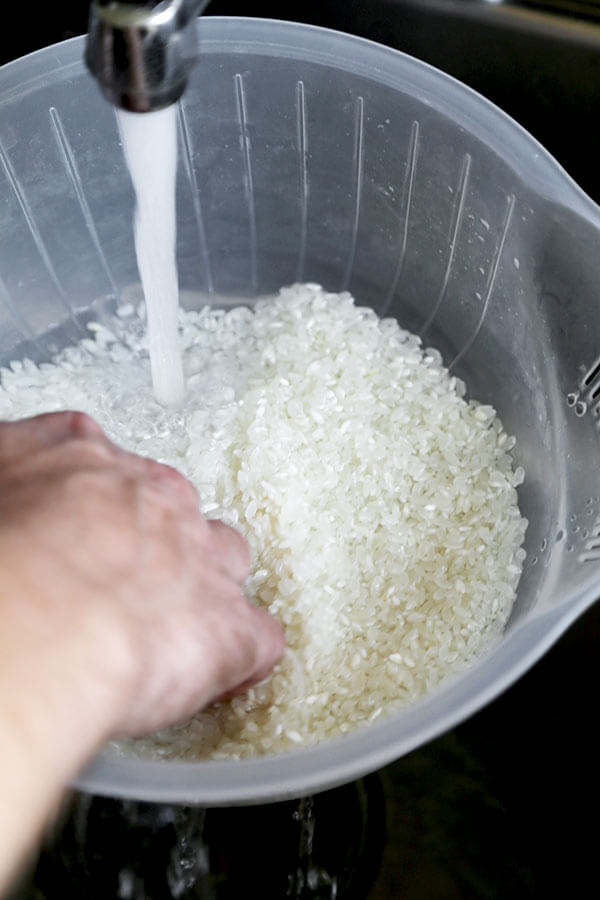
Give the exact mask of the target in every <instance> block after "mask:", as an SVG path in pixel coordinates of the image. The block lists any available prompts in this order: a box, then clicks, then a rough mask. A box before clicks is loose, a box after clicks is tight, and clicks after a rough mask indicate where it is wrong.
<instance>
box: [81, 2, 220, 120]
mask: <svg viewBox="0 0 600 900" xmlns="http://www.w3.org/2000/svg"><path fill="white" fill-rule="evenodd" d="M208 3H209V0H145V2H144V0H141V2H136V0H127V2H118V0H117V2H115V0H92V3H91V8H90V22H89V29H88V36H87V42H86V48H85V61H86V64H87V67H88V69H89V70H90V72H91V73H92V75H93V76H94V77H95V78H96V80H97V81H98V84H99V86H100V89H101V91H102V93H103V94H104V96H105V97H106V98H107V99H108V100H110V102H111V103H112V104H113V105H114V106H118V107H121V108H122V109H127V110H130V111H132V112H152V111H153V110H157V109H161V108H162V107H164V106H169V105H170V104H171V103H175V102H176V101H177V100H178V99H179V98H180V97H181V95H182V94H183V92H184V90H185V87H186V85H187V82H188V78H189V74H190V71H191V68H192V66H193V65H194V61H195V59H196V54H197V42H196V24H195V20H196V18H197V16H199V15H200V13H201V12H203V11H204V9H205V8H206V7H207V6H208Z"/></svg>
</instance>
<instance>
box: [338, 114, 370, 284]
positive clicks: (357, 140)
mask: <svg viewBox="0 0 600 900" xmlns="http://www.w3.org/2000/svg"><path fill="white" fill-rule="evenodd" d="M364 131H365V129H364V100H363V98H362V97H357V98H356V118H355V125H354V178H353V180H354V191H353V196H354V210H353V212H352V237H351V239H350V252H349V253H348V262H347V263H346V270H345V272H344V277H343V279H342V287H341V290H342V291H345V290H347V289H348V285H349V284H350V276H351V274H352V268H353V266H354V257H355V256H356V242H357V240H358V222H359V219H360V201H361V196H362V184H363V159H364Z"/></svg>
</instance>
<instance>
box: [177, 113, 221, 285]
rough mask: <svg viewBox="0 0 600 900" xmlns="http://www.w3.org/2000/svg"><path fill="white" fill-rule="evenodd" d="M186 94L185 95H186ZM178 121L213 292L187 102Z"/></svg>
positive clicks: (204, 266) (205, 271)
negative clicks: (186, 107)
mask: <svg viewBox="0 0 600 900" xmlns="http://www.w3.org/2000/svg"><path fill="white" fill-rule="evenodd" d="M184 96H185V95H184ZM177 123H178V126H179V136H180V143H181V147H182V151H183V152H182V154H181V155H182V160H183V168H184V170H185V174H186V176H187V180H188V182H189V185H190V194H191V198H192V205H193V207H194V217H195V219H196V228H197V229H198V240H199V244H200V259H201V261H202V263H201V268H202V272H203V275H204V279H205V282H206V292H207V293H208V294H213V293H214V290H215V287H214V282H213V277H212V268H211V265H210V256H209V253H208V242H207V240H206V229H205V227H204V215H203V213H202V204H201V201H200V187H199V185H198V179H197V178H196V170H195V168H194V163H193V159H194V152H193V144H192V138H191V134H190V129H189V126H188V121H187V115H186V111H185V102H184V100H183V99H182V101H181V102H180V103H179V106H178V109H177Z"/></svg>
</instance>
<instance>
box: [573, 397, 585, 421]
mask: <svg viewBox="0 0 600 900" xmlns="http://www.w3.org/2000/svg"><path fill="white" fill-rule="evenodd" d="M586 412H587V403H586V402H585V401H584V400H578V401H577V403H576V404H575V415H576V416H579V417H581V416H585V414H586Z"/></svg>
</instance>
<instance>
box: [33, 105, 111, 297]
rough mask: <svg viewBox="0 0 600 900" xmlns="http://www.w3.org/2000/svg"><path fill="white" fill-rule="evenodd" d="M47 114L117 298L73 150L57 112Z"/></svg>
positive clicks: (52, 111)
mask: <svg viewBox="0 0 600 900" xmlns="http://www.w3.org/2000/svg"><path fill="white" fill-rule="evenodd" d="M48 113H49V115H50V125H51V127H52V131H53V133H54V137H55V139H56V144H57V146H58V149H59V151H60V155H61V157H62V161H63V164H64V167H65V172H66V173H67V176H68V178H69V181H70V183H71V187H72V188H73V192H74V194H75V196H76V197H77V202H78V203H79V209H80V210H81V215H82V216H83V221H84V222H85V225H86V228H87V230H88V233H89V235H90V238H91V240H92V243H93V245H94V249H95V250H96V253H97V254H98V260H99V261H100V266H101V268H102V269H103V271H104V274H105V275H106V278H107V280H108V283H109V285H110V291H111V294H112V295H113V297H115V298H118V296H119V289H118V287H117V285H116V283H115V280H114V278H113V275H112V272H111V269H110V266H109V264H108V260H107V258H106V254H105V253H104V250H103V249H102V244H101V243H100V237H99V236H98V231H97V229H96V225H95V224H94V217H93V215H92V211H91V209H90V206H89V203H88V202H87V197H86V196H85V191H84V189H83V182H82V180H81V175H80V174H79V169H78V168H77V163H76V162H75V154H74V153H73V149H72V147H71V144H70V143H69V140H68V138H67V135H66V133H65V129H64V127H63V123H62V120H61V118H60V116H59V114H58V110H57V109H56V108H55V107H54V106H51V107H50V108H49V110H48Z"/></svg>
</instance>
